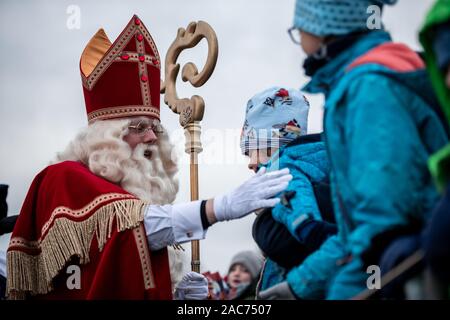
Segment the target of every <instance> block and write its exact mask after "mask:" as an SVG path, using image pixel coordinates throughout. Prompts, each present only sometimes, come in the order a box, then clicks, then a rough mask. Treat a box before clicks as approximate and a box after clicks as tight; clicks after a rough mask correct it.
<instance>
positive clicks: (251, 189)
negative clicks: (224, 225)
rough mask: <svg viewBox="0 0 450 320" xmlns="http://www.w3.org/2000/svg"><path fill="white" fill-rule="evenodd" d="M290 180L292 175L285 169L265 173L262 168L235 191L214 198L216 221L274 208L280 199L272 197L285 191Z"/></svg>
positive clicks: (264, 169)
mask: <svg viewBox="0 0 450 320" xmlns="http://www.w3.org/2000/svg"><path fill="white" fill-rule="evenodd" d="M290 180H292V175H290V174H289V169H287V168H286V169H283V170H278V171H272V172H268V173H266V168H265V167H262V168H261V169H260V170H259V171H258V173H256V175H254V176H253V177H251V178H250V179H248V180H247V181H246V182H244V183H243V184H242V185H240V186H239V187H238V188H236V189H235V190H233V191H231V192H230V193H227V194H225V195H222V196H218V197H215V198H214V212H215V216H216V218H217V221H224V220H233V219H238V218H241V217H243V216H245V215H247V214H249V213H251V212H253V211H255V210H257V209H261V208H265V207H273V206H275V205H276V204H277V203H278V202H280V199H279V198H274V196H275V195H276V194H278V193H280V192H281V191H283V190H284V189H286V188H287V186H288V183H289V181H290Z"/></svg>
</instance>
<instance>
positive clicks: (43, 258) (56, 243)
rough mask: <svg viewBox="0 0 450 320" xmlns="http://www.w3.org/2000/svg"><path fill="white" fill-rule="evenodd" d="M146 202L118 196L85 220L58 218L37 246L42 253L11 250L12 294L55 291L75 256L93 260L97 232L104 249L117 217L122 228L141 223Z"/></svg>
mask: <svg viewBox="0 0 450 320" xmlns="http://www.w3.org/2000/svg"><path fill="white" fill-rule="evenodd" d="M146 205H147V203H145V202H143V201H141V200H136V199H127V200H118V201H114V202H111V203H109V204H107V205H104V206H102V207H100V208H99V209H98V210H96V212H94V213H93V214H92V215H91V216H90V217H89V218H88V219H86V220H84V221H73V220H70V219H68V218H67V217H59V218H57V219H55V221H54V224H53V226H52V227H51V228H50V229H49V231H48V233H47V235H46V236H45V237H44V238H43V239H41V241H40V243H37V245H36V247H35V248H37V249H40V251H41V252H40V253H39V254H38V255H31V254H28V253H25V252H23V251H19V250H16V249H12V250H11V251H9V252H8V258H7V261H8V272H7V273H8V277H7V292H8V298H9V299H24V298H25V297H26V294H27V293H31V294H32V295H36V294H46V293H48V292H50V291H52V290H53V287H52V280H53V279H54V278H55V277H56V276H57V275H58V273H59V272H60V271H61V270H62V269H63V268H64V267H65V265H66V264H67V262H68V261H69V260H70V259H71V258H72V257H74V256H76V257H78V258H79V261H80V264H87V263H88V262H89V250H90V247H91V242H92V240H93V238H94V234H95V235H96V237H97V242H98V248H99V251H102V249H103V246H104V245H105V243H106V241H107V240H108V239H109V238H110V237H111V233H112V226H113V222H114V218H116V224H117V230H118V231H124V230H126V229H132V228H134V227H137V226H138V225H139V223H140V222H141V221H142V220H143V212H144V210H143V209H144V207H145V206H146Z"/></svg>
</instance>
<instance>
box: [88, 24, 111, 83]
mask: <svg viewBox="0 0 450 320" xmlns="http://www.w3.org/2000/svg"><path fill="white" fill-rule="evenodd" d="M111 46H112V43H111V41H109V39H108V36H107V35H106V33H105V30H103V29H99V30H98V31H97V33H96V34H95V35H94V36H93V37H92V38H91V40H89V42H88V44H87V45H86V47H85V48H84V50H83V53H82V54H81V60H80V68H81V72H83V74H84V76H85V77H89V75H90V74H91V73H92V71H94V69H95V67H96V66H97V64H98V63H99V61H100V60H101V59H102V58H103V56H104V55H105V53H106V52H107V51H108V50H109V48H110V47H111Z"/></svg>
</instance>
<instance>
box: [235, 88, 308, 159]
mask: <svg viewBox="0 0 450 320" xmlns="http://www.w3.org/2000/svg"><path fill="white" fill-rule="evenodd" d="M308 112H309V102H308V100H307V99H306V97H305V96H304V95H303V94H302V93H301V92H300V91H299V90H297V89H285V88H282V87H272V88H269V89H267V90H264V91H263V92H261V93H258V94H256V95H255V96H254V97H253V98H251V99H250V100H249V101H248V103H247V108H246V111H245V121H244V126H243V128H242V133H241V151H242V154H244V155H248V151H249V150H254V149H267V148H279V147H281V146H282V145H285V144H287V143H289V142H291V141H292V140H294V139H296V138H297V137H299V136H300V135H305V134H306V132H307V129H308Z"/></svg>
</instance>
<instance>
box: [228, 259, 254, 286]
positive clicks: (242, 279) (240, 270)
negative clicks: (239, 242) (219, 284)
mask: <svg viewBox="0 0 450 320" xmlns="http://www.w3.org/2000/svg"><path fill="white" fill-rule="evenodd" d="M251 281H252V275H251V274H250V272H249V271H248V270H247V268H246V267H244V266H243V265H242V264H240V263H236V264H235V265H233V266H232V267H231V269H230V272H229V273H228V284H229V286H230V287H231V288H236V287H238V286H239V285H240V284H241V283H250V282H251Z"/></svg>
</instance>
